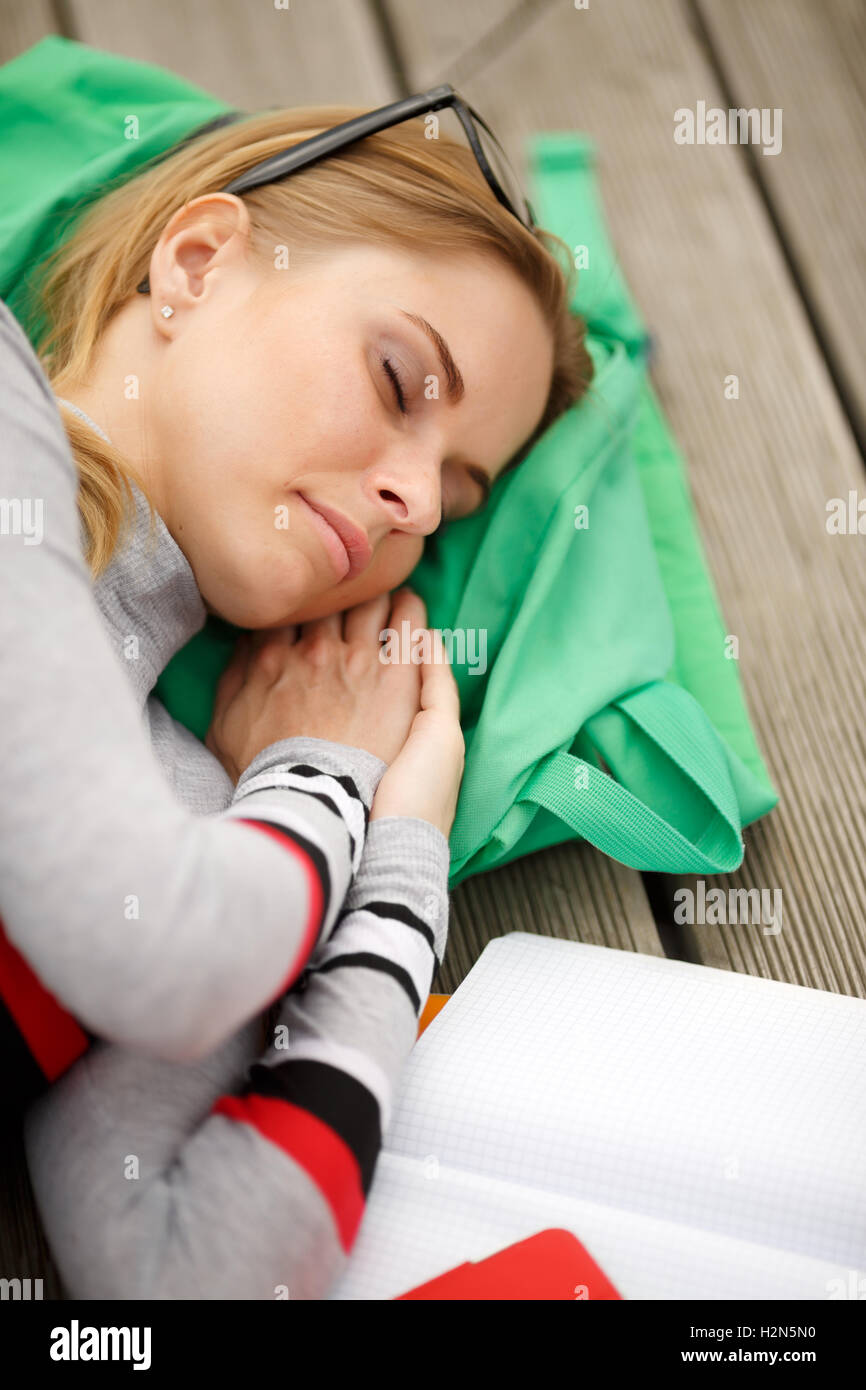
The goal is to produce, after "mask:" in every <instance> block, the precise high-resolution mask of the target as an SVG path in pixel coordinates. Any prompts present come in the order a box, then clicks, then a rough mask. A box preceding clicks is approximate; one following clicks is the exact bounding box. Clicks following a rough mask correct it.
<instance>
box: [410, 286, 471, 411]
mask: <svg viewBox="0 0 866 1390" xmlns="http://www.w3.org/2000/svg"><path fill="white" fill-rule="evenodd" d="M400 313H401V314H402V315H403V317H404V318H405V319H408V320H409V322H410V323H414V324H415V326H416V327H417V328H420V329H421V331H422V333H426V334H427V337H428V338H429V339H430V341H431V343H432V344H433V346H434V347H435V349H436V352H437V354H438V357H439V361H440V363H441V366H442V370H443V372H444V373H445V379H446V381H447V383H448V389H447V395H448V399H449V400H450V401H451V402H452V403H453V404H454V405H456V404H457V402H458V401H462V399H463V397H464V396H465V395H466V386H465V383H464V381H463V377H462V376H461V375H460V368H459V367H458V366H457V363H456V362H455V361H454V358H453V357H452V356H451V351H450V349H449V347H448V344H447V343H446V341H445V339H444V338H443V337H442V334H441V333H439V332H438V331H437V330H436V329H435V328H434V327H433V325H432V323H428V322H427V320H426V319H424V318H422V317H421V315H420V314H410V313H409V310H408V309H401V310H400Z"/></svg>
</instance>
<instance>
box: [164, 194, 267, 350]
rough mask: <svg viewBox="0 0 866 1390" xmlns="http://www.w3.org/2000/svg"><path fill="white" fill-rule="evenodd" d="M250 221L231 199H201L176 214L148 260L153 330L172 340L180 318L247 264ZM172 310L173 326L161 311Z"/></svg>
mask: <svg viewBox="0 0 866 1390" xmlns="http://www.w3.org/2000/svg"><path fill="white" fill-rule="evenodd" d="M249 235H250V217H249V213H248V212H247V209H246V206H245V204H244V203H243V202H242V201H241V199H240V198H237V197H236V196H235V195H234V194H233V193H205V194H202V196H201V197H199V198H193V199H192V201H191V202H189V203H186V204H185V205H184V206H183V207H182V208H178V210H177V212H175V213H174V214H173V215H172V217H171V218H170V220H169V221H168V223H167V224H166V226H165V228H164V229H163V232H162V235H161V236H160V238H159V241H158V242H157V243H156V246H155V247H154V248H153V254H152V256H151V258H150V270H149V281H150V303H151V308H152V314H153V323H154V327H156V328H157V329H158V331H159V332H161V333H163V334H164V335H166V336H171V335H172V333H173V332H174V330H175V327H176V325H177V322H178V313H179V312H180V314H181V316H182V315H183V311H184V310H189V309H192V308H194V307H195V305H196V304H198V303H201V302H203V301H204V300H205V299H206V298H207V297H209V296H210V295H211V294H212V293H214V291H215V290H216V288H217V285H218V283H219V282H220V280H221V278H222V277H223V276H224V275H225V273H226V272H227V271H230V270H233V269H241V268H242V267H243V266H244V265H245V264H246V262H247V250H248V246H249ZM165 304H170V305H171V307H172V308H173V309H174V311H175V313H174V316H173V317H172V318H171V322H170V323H167V321H166V319H165V318H163V316H162V308H163V305H165Z"/></svg>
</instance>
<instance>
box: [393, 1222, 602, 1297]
mask: <svg viewBox="0 0 866 1390" xmlns="http://www.w3.org/2000/svg"><path fill="white" fill-rule="evenodd" d="M415 1298H438V1299H469V1298H479V1299H505V1298H512V1299H564V1298H567V1299H571V1300H573V1301H580V1300H583V1299H596V1300H598V1299H612V1298H622V1294H620V1293H619V1292H618V1291H617V1289H615V1288H614V1286H613V1284H612V1283H611V1282H610V1280H609V1279H608V1277H607V1275H606V1274H605V1272H604V1270H603V1269H602V1268H601V1267H600V1266H599V1265H598V1264H596V1262H595V1260H594V1259H593V1258H592V1256H591V1255H590V1253H589V1251H588V1250H587V1249H586V1248H585V1246H583V1245H581V1243H580V1241H579V1240H578V1239H577V1237H576V1236H573V1235H572V1234H571V1231H563V1230H558V1229H553V1228H552V1229H550V1230H547V1231H539V1232H538V1233H537V1234H536V1235H534V1236H528V1237H527V1239H526V1240H520V1241H518V1242H517V1244H516V1245H509V1246H506V1248H505V1249H504V1250H498V1251H497V1252H496V1254H495V1255H490V1256H488V1258H487V1259H486V1260H478V1261H475V1262H473V1261H471V1260H467V1261H466V1263H465V1264H462V1265H457V1266H456V1268H454V1269H449V1270H448V1271H447V1273H445V1274H440V1275H438V1276H437V1278H435V1279H430V1280H429V1281H428V1282H427V1283H426V1284H419V1285H418V1287H417V1288H415V1289H410V1290H409V1292H408V1293H401V1294H399V1295H398V1300H399V1299H415Z"/></svg>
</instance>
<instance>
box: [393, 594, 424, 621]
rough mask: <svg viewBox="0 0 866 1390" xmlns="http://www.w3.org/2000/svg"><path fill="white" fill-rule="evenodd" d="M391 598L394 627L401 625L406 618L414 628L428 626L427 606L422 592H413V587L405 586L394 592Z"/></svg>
mask: <svg viewBox="0 0 866 1390" xmlns="http://www.w3.org/2000/svg"><path fill="white" fill-rule="evenodd" d="M391 599H392V603H391V626H392V627H399V625H400V623H402V622H403V620H404V618H408V620H409V622H410V623H411V624H412V629H413V630H414V629H415V628H418V627H425V626H426V624H427V606H426V604H425V603H424V600H423V599H422V597H421V595H420V594H416V593H413V591H412V590H411V589H406V588H403V589H398V590H397V591H396V593H394V594H392V595H391Z"/></svg>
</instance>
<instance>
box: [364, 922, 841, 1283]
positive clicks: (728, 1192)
mask: <svg viewBox="0 0 866 1390" xmlns="http://www.w3.org/2000/svg"><path fill="white" fill-rule="evenodd" d="M864 1097H866V1001H863V1000H859V999H853V998H850V997H847V996H842V995H834V994H829V993H824V992H822V991H819V990H810V989H805V988H802V987H800V986H796V985H787V984H781V983H778V982H776V981H771V980H762V979H758V978H756V977H752V976H747V975H740V974H736V973H733V972H728V971H724V970H715V969H710V968H708V967H706V966H698V965H691V964H688V963H686V962H682V961H673V960H667V959H665V958H660V957H655V956H647V955H640V954H637V953H632V952H628V951H617V950H613V949H610V948H607V947H603V946H591V945H587V944H583V943H577V942H571V941H563V940H558V939H553V938H549V937H539V936H534V935H531V934H529V933H525V932H513V933H510V934H509V935H507V936H505V937H500V938H497V939H496V940H494V941H492V942H491V943H490V944H489V945H488V946H487V947H486V948H485V950H484V951H483V953H482V955H481V958H480V960H479V961H478V962H477V963H476V965H475V966H474V968H473V969H472V971H471V972H470V974H469V975H468V976H467V978H466V979H465V980H464V981H463V983H462V984H461V986H460V988H459V989H458V990H457V992H456V993H455V995H454V996H453V998H452V999H451V1000H450V1001H449V1003H448V1004H447V1005H446V1007H445V1008H444V1009H443V1010H442V1011H441V1013H440V1014H439V1015H438V1016H437V1017H436V1018H435V1019H434V1021H433V1022H432V1023H431V1024H430V1025H429V1027H428V1028H427V1029H426V1030H425V1032H424V1033H423V1034H422V1036H421V1038H420V1039H419V1041H418V1043H417V1044H416V1046H415V1048H414V1049H413V1052H412V1054H411V1056H410V1058H409V1059H408V1062H407V1065H406V1067H405V1069H404V1072H403V1076H402V1078H401V1085H400V1088H399V1092H398V1095H397V1097H396V1103H395V1109H394V1112H393V1114H392V1120H391V1125H390V1127H389V1130H388V1132H387V1134H386V1135H385V1149H386V1150H388V1151H390V1152H391V1153H393V1154H396V1155H403V1156H405V1157H414V1158H418V1159H421V1160H422V1161H426V1162H427V1165H428V1167H429V1166H431V1164H432V1163H434V1162H435V1163H436V1164H438V1165H439V1167H440V1168H449V1169H460V1170H464V1171H467V1172H469V1173H475V1174H478V1175H480V1176H482V1177H488V1178H495V1179H498V1180H501V1181H504V1182H509V1183H513V1184H517V1185H519V1186H522V1187H526V1188H534V1189H539V1190H541V1191H542V1192H547V1193H556V1194H559V1195H561V1196H563V1197H572V1198H576V1199H580V1200H582V1201H585V1202H591V1203H594V1204H596V1205H601V1206H603V1207H607V1208H610V1207H613V1208H619V1209H620V1210H623V1211H626V1212H633V1213H640V1214H641V1215H643V1216H647V1217H653V1218H655V1219H657V1220H663V1221H664V1220H668V1221H674V1222H676V1223H677V1224H679V1225H687V1226H692V1227H695V1228H698V1229H701V1230H704V1231H714V1232H716V1233H718V1234H720V1235H725V1236H729V1237H732V1238H735V1239H739V1240H744V1241H749V1242H752V1243H754V1244H758V1245H762V1246H770V1247H774V1248H778V1249H781V1250H787V1251H790V1252H794V1253H798V1254H800V1255H804V1256H809V1257H812V1258H814V1259H818V1260H824V1261H829V1262H831V1263H838V1264H840V1265H844V1266H847V1267H852V1268H855V1269H856V1268H859V1267H864V1266H866V1193H864V1188H866V1099H864ZM374 1187H375V1179H374ZM555 1224H556V1223H555Z"/></svg>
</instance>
